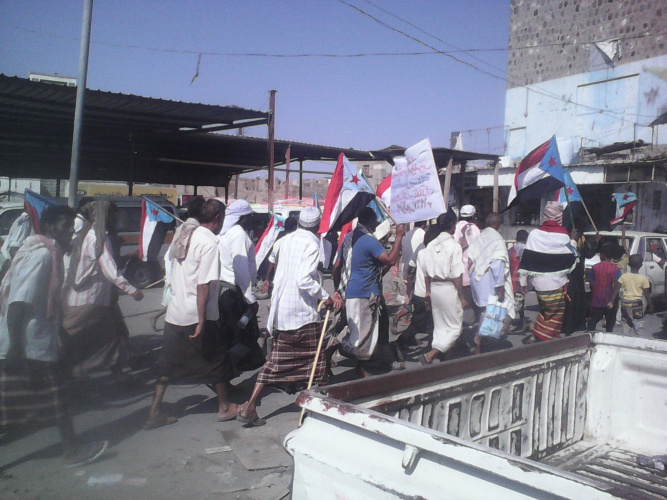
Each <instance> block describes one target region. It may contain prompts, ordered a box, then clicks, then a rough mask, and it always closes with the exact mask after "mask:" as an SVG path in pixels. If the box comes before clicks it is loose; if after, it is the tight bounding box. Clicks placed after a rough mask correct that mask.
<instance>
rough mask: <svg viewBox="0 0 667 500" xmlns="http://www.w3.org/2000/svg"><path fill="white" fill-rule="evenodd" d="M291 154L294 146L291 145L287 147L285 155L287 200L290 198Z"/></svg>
mask: <svg viewBox="0 0 667 500" xmlns="http://www.w3.org/2000/svg"><path fill="white" fill-rule="evenodd" d="M291 153H292V145H289V146H287V152H286V153H285V199H288V198H289V167H290V155H291Z"/></svg>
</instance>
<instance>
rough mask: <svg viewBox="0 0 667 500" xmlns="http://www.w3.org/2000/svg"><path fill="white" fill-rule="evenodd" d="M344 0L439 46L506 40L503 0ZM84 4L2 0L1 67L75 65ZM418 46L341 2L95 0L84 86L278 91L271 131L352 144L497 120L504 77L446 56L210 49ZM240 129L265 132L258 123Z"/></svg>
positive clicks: (214, 92)
mask: <svg viewBox="0 0 667 500" xmlns="http://www.w3.org/2000/svg"><path fill="white" fill-rule="evenodd" d="M346 1H347V2H348V3H350V4H353V5H354V6H357V7H358V8H360V9H362V10H364V11H366V12H368V13H369V14H371V15H373V16H375V17H377V18H378V19H380V20H381V21H382V22H385V23H387V24H389V25H390V26H392V27H395V28H397V29H400V30H402V31H404V32H406V33H408V34H410V35H411V36H414V37H416V38H419V39H421V40H423V41H424V42H427V43H428V44H431V45H432V46H433V47H435V48H437V49H439V50H443V51H448V50H452V47H451V46H449V45H447V44H451V45H454V46H456V47H459V48H462V49H504V48H506V46H507V41H508V36H509V35H508V33H509V15H510V7H509V2H508V1H504V0H466V1H463V0H461V1H451V0H450V1H444V0H431V1H418V0H411V1H394V0H391V1H389V0H385V1H383V0H372V2H373V3H370V2H368V1H366V0H346ZM373 4H375V5H373ZM377 6H380V7H381V8H382V9H385V10H387V11H389V12H390V13H391V14H394V15H396V16H398V17H399V18H401V19H403V20H405V21H408V22H409V23H411V24H413V25H414V26H415V27H416V28H415V27H413V26H410V25H408V24H406V23H404V22H402V21H400V20H398V19H396V18H395V17H392V16H391V15H390V14H388V13H387V12H383V11H382V10H381V9H378V8H377ZM82 9H83V0H57V1H53V0H41V1H40V0H0V72H1V73H4V74H6V75H18V76H21V77H27V76H28V72H30V71H33V72H40V73H59V74H61V75H68V76H76V74H77V68H78V53H79V37H80V34H81V18H82ZM420 30H424V31H426V32H427V33H428V34H426V33H423V32H421V31H420ZM429 34H430V35H434V36H435V37H437V38H440V39H441V40H442V41H438V40H436V39H435V38H433V37H432V36H429ZM443 42H446V43H443ZM130 46H138V47H143V48H131V47H130ZM149 48H150V49H159V50H148V49H149ZM428 50H430V49H428V48H426V47H424V46H423V45H420V44H419V43H417V42H415V41H413V40H410V39H408V38H406V37H404V36H402V35H400V34H398V33H396V32H395V31H391V30H390V29H388V28H386V27H384V26H382V25H381V24H379V23H378V22H376V21H374V20H372V19H370V18H369V17H367V16H365V15H363V14H361V13H359V12H358V11H356V10H354V9H353V8H351V7H350V6H348V5H346V4H344V3H342V2H341V1H339V0H301V1H297V0H242V1H241V0H238V1H231V0H216V1H210V0H190V1H184V0H182V1H172V0H160V1H158V0H153V1H147V0H133V1H129V0H96V1H95V4H94V12H93V28H92V45H91V51H90V65H89V75H88V87H89V88H92V89H101V90H108V91H113V92H122V93H131V94H138V95H143V96H151V97H159V98H164V99H173V100H180V101H187V102H202V103H207V104H220V105H237V106H242V107H246V108H252V109H260V110H267V109H268V91H269V90H270V89H276V90H277V91H278V94H277V112H276V137H277V138H279V139H287V140H294V141H302V142H310V143H316V144H326V145H332V146H338V147H353V148H358V149H378V148H383V147H385V146H389V145H391V144H399V145H403V146H410V145H412V144H414V143H416V142H418V141H420V140H421V139H423V138H425V137H429V138H430V139H431V143H432V144H433V145H434V146H448V145H449V134H450V132H451V131H452V130H467V129H478V128H486V127H495V126H500V125H502V124H503V115H504V99H505V83H504V82H503V81H502V80H500V79H494V78H491V77H490V76H487V75H485V74H483V73H481V72H479V71H477V70H475V69H473V68H471V67H469V66H466V65H464V64H460V63H457V62H455V61H453V60H452V59H450V58H448V57H445V56H443V55H436V54H429V55H419V56H385V57H359V58H319V57H309V58H298V59H294V58H269V57H250V56H222V55H207V54H206V53H207V52H208V53H242V54H247V53H264V54H285V55H290V54H322V53H327V54H358V53H374V52H383V53H402V52H424V51H428ZM170 51H172V52H170ZM184 51H191V52H192V53H185V52H184ZM200 52H201V53H203V55H202V59H201V65H200V68H199V77H198V78H197V79H196V80H195V81H194V83H192V84H191V83H190V82H191V80H192V77H193V75H194V74H195V71H196V67H197V59H198V53H200ZM453 55H455V56H456V57H458V58H460V59H463V60H465V61H467V62H470V63H472V64H474V65H477V66H479V67H481V68H484V69H486V70H489V71H492V72H494V73H496V74H499V75H502V76H505V71H506V67H507V52H506V51H505V50H500V51H498V50H496V51H481V52H475V53H474V56H475V57H478V58H480V59H482V60H483V61H485V62H487V63H490V64H492V65H494V66H496V67H497V68H499V69H500V71H498V70H496V69H491V68H490V67H489V66H486V65H485V64H483V63H482V62H480V61H479V60H475V59H472V58H471V56H470V54H469V53H456V54H453ZM247 133H248V135H255V136H265V135H266V128H255V129H250V130H248V132H247ZM464 145H465V144H464Z"/></svg>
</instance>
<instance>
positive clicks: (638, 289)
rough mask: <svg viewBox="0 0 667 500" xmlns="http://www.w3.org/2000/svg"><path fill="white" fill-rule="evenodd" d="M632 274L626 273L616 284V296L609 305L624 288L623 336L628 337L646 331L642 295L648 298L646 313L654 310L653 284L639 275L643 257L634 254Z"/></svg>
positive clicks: (630, 264)
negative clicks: (631, 333) (652, 298)
mask: <svg viewBox="0 0 667 500" xmlns="http://www.w3.org/2000/svg"><path fill="white" fill-rule="evenodd" d="M628 264H629V267H630V272H626V273H624V274H623V275H622V276H621V277H620V278H619V280H618V282H617V283H615V284H614V295H613V297H612V300H611V301H610V303H609V304H608V306H609V305H613V302H614V301H615V300H616V297H617V296H618V292H619V290H620V289H621V288H623V300H621V317H622V318H623V334H624V335H628V334H629V333H630V332H634V333H635V335H641V334H642V332H643V331H644V304H643V302H642V295H643V296H644V297H646V303H647V304H648V307H647V308H646V312H649V313H650V312H651V311H652V310H653V302H652V301H651V284H650V283H649V281H648V278H647V277H646V276H644V275H643V274H639V268H640V267H642V256H641V255H639V254H634V255H631V256H630V259H629V262H628Z"/></svg>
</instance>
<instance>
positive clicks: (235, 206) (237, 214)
mask: <svg viewBox="0 0 667 500" xmlns="http://www.w3.org/2000/svg"><path fill="white" fill-rule="evenodd" d="M251 213H253V211H252V208H251V207H250V203H248V202H247V201H245V200H236V201H235V202H234V203H232V204H231V205H229V206H228V207H227V210H225V222H224V223H223V225H222V230H221V231H220V235H223V234H225V233H226V232H227V231H229V230H230V229H231V228H232V226H234V225H235V224H236V223H237V222H238V221H239V219H240V218H241V217H243V216H244V215H248V214H251Z"/></svg>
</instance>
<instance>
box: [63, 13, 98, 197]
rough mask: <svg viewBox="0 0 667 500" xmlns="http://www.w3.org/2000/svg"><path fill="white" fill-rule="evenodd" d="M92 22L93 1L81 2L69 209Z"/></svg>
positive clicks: (74, 183)
mask: <svg viewBox="0 0 667 500" xmlns="http://www.w3.org/2000/svg"><path fill="white" fill-rule="evenodd" d="M92 21H93V0H84V2H83V22H82V24H81V47H80V49H79V76H78V79H77V87H76V104H75V107H74V132H73V134H72V159H71V160H70V168H69V197H68V199H67V203H68V204H69V206H70V207H72V208H74V207H75V206H76V193H77V191H78V188H79V151H80V149H81V129H82V125H83V106H84V101H85V96H86V81H87V77H88V55H89V54H90V27H91V24H92Z"/></svg>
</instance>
